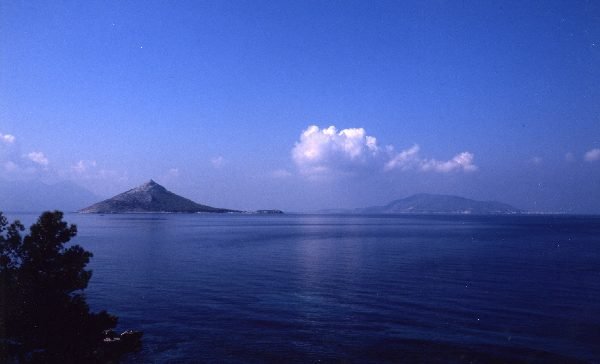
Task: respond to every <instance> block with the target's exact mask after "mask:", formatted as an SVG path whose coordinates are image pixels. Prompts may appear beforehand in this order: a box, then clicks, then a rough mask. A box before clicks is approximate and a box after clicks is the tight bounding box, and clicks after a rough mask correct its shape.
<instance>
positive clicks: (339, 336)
mask: <svg viewBox="0 0 600 364" xmlns="http://www.w3.org/2000/svg"><path fill="white" fill-rule="evenodd" d="M7 215H8V217H9V218H11V220H12V219H13V218H17V217H18V218H21V219H22V220H23V221H25V222H27V223H31V222H33V221H34V220H35V216H34V215H23V214H21V215H11V214H7ZM65 220H66V221H68V222H70V223H75V224H77V226H78V231H79V232H78V235H77V237H76V238H75V239H74V241H73V242H74V243H76V244H79V245H81V246H83V247H84V248H85V249H87V250H89V251H91V252H93V254H94V256H93V258H92V260H91V263H90V265H89V266H88V267H89V268H91V269H92V270H93V276H92V279H91V281H90V284H89V287H88V289H87V290H86V291H85V292H86V296H87V300H88V302H89V304H90V306H91V307H92V309H93V310H94V311H99V310H103V309H106V310H107V311H109V312H110V313H112V314H114V315H116V316H118V317H119V326H118V328H119V330H125V329H134V330H141V331H143V332H144V336H143V344H142V347H141V350H140V351H139V352H137V353H133V354H129V355H128V356H126V357H125V358H124V360H123V362H124V363H579V362H581V363H600V217H598V216H563V215H525V216H517V215H510V216H469V215H461V216H438V215H435V216H413V215H301V214H297V215H296V214H284V215H241V214H217V215H215V214H122V215H82V214H66V215H65Z"/></svg>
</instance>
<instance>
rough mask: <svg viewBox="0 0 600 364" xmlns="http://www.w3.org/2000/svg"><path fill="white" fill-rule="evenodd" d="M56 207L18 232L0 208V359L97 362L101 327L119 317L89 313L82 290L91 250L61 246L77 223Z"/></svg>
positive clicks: (87, 276)
mask: <svg viewBox="0 0 600 364" xmlns="http://www.w3.org/2000/svg"><path fill="white" fill-rule="evenodd" d="M62 219H63V213H62V212H60V211H54V212H44V213H43V214H42V215H41V216H40V217H39V218H38V220H37V222H36V223H35V224H33V225H32V226H31V227H30V229H29V234H27V235H26V236H25V237H22V232H23V231H24V227H23V225H22V224H21V223H20V222H18V221H16V222H14V223H12V224H9V223H8V221H7V219H6V218H5V217H4V215H3V214H2V213H1V212H0V310H1V311H0V361H8V360H18V361H19V362H45V363H47V362H51V363H82V362H97V361H100V358H99V357H98V355H97V353H96V349H97V348H98V346H99V343H100V342H101V340H102V337H103V331H104V330H107V329H111V328H114V327H115V326H116V324H117V318H116V317H115V316H112V315H110V314H108V313H107V312H106V311H102V312H99V313H92V312H90V309H89V306H88V305H87V303H86V301H85V296H84V294H83V290H84V289H85V288H86V287H87V285H88V282H89V280H90V278H91V276H92V272H91V271H90V270H86V269H85V267H86V266H87V264H88V263H89V261H90V258H91V257H92V253H90V252H88V251H86V250H84V249H83V248H82V247H80V246H79V245H73V246H70V247H66V246H65V245H66V244H67V243H68V242H69V241H70V240H71V239H72V238H73V237H74V236H75V235H76V234H77V227H76V226H75V225H69V224H67V223H66V222H64V221H63V220H62Z"/></svg>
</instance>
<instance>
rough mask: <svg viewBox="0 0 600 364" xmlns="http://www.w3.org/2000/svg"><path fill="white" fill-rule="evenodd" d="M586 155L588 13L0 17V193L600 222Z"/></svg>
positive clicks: (19, 11)
mask: <svg viewBox="0 0 600 364" xmlns="http://www.w3.org/2000/svg"><path fill="white" fill-rule="evenodd" d="M311 125H315V126H317V127H318V128H319V129H312V130H313V133H312V134H311V133H307V135H306V136H305V138H304V139H302V137H301V135H302V133H303V132H304V131H306V130H309V126H311ZM331 125H334V126H335V127H336V129H335V131H332V129H326V128H328V127H329V126H331ZM352 128H354V129H358V128H362V129H364V132H363V133H362V134H361V132H356V133H350V132H348V133H346V132H342V130H344V129H352ZM324 130H328V131H325V132H324ZM308 134H310V135H308ZM367 136H372V137H375V138H376V145H375V146H373V144H371V146H370V147H369V146H368V145H367V144H368V143H367V142H368V140H370V138H367ZM415 145H418V146H419V150H418V152H416V153H415V152H414V151H415V149H412V152H411V148H412V147H413V146H415ZM388 146H393V150H392V148H391V147H388ZM599 148H600V3H598V2H593V1H564V2H550V1H540V2H534V1H528V2H522V1H515V2H508V1H506V2H493V1H473V2H463V3H460V4H459V2H455V1H415V2H413V3H409V2H395V1H390V2H377V1H361V2H351V1H294V2H292V1H272V2H261V1H212V2H205V1H188V2H185V1H143V2H142V1H139V2H133V1H130V2H126V1H114V2H110V1H101V2H87V1H86V2H81V1H49V2H48V1H39V2H25V1H5V2H2V3H1V4H0V164H1V165H0V178H1V179H7V180H21V179H40V180H42V181H45V182H48V183H54V182H58V181H63V180H71V181H73V182H75V183H77V184H80V185H82V186H84V187H86V188H88V189H90V190H92V191H93V192H95V193H97V194H99V195H100V196H102V197H108V196H110V195H112V194H115V193H118V192H121V191H123V190H125V189H128V188H130V187H133V186H135V185H137V184H140V183H142V182H144V181H146V180H148V179H150V178H154V179H155V180H157V181H158V182H159V183H162V184H163V185H165V186H166V187H167V188H169V189H171V190H173V191H174V192H177V193H180V194H183V195H185V196H187V197H190V198H192V199H194V200H196V201H198V202H201V203H206V204H213V205H217V206H225V207H231V208H281V209H285V210H310V209H317V208H327V207H356V206H364V205H373V204H382V203H386V202H388V201H390V200H392V199H395V198H400V197H405V196H407V195H409V194H412V193H416V192H435V193H451V194H459V195H463V196H466V197H472V198H478V199H496V200H501V201H503V202H507V203H511V204H514V205H516V206H518V207H521V208H525V209H532V210H544V211H574V212H596V213H600V149H599ZM461 153H463V154H461ZM461 155H462V157H463V158H462V159H461V158H460V156H461ZM456 158H458V159H456ZM465 158H466V159H465ZM393 161H394V163H391V162H393ZM457 161H460V162H457Z"/></svg>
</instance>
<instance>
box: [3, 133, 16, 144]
mask: <svg viewBox="0 0 600 364" xmlns="http://www.w3.org/2000/svg"><path fill="white" fill-rule="evenodd" d="M15 140H16V138H15V136H14V135H11V134H2V133H0V141H2V142H3V143H6V144H12V143H14V142H15Z"/></svg>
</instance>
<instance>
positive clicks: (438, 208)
mask: <svg viewBox="0 0 600 364" xmlns="http://www.w3.org/2000/svg"><path fill="white" fill-rule="evenodd" d="M355 212H358V213H376V214H474V215H489V214H516V213H521V212H523V211H521V210H519V209H517V208H515V207H513V206H510V205H507V204H504V203H500V202H495V201H477V200H471V199H468V198H464V197H459V196H452V195H434V194H427V193H420V194H416V195H412V196H410V197H407V198H403V199H400V200H395V201H392V202H390V203H389V204H387V205H385V206H373V207H367V208H361V209H356V210H355Z"/></svg>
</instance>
